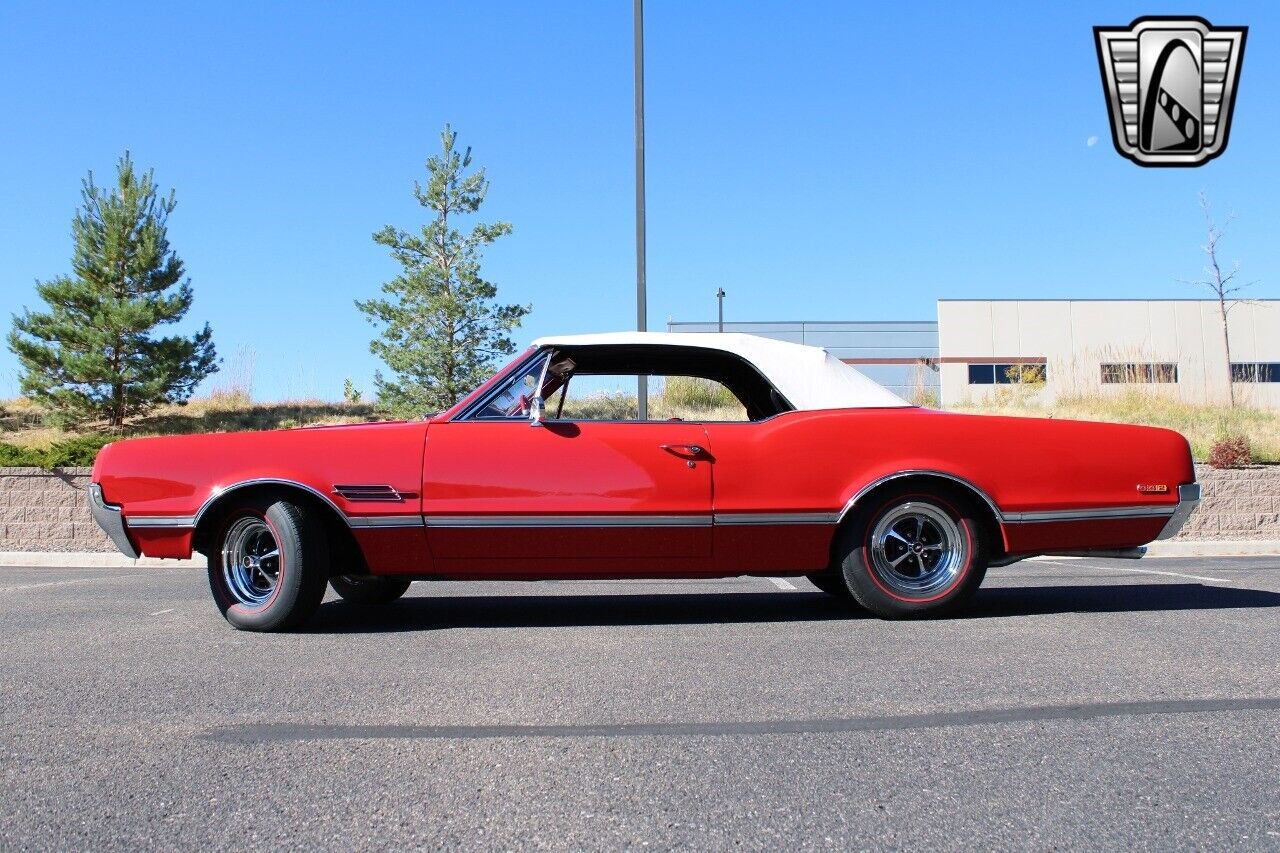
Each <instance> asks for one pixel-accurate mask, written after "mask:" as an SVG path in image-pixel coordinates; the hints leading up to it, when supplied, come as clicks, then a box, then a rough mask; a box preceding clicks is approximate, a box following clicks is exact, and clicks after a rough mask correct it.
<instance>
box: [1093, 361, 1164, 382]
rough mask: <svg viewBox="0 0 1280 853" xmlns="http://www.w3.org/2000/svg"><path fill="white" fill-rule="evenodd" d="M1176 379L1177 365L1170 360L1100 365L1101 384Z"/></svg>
mask: <svg viewBox="0 0 1280 853" xmlns="http://www.w3.org/2000/svg"><path fill="white" fill-rule="evenodd" d="M1177 381H1178V365H1176V364H1174V363H1172V362H1155V363H1143V362H1122V363H1120V364H1104V365H1102V384H1103V385H1128V384H1132V383H1142V384H1151V383H1160V384H1168V383H1173V382H1177Z"/></svg>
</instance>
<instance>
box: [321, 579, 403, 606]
mask: <svg viewBox="0 0 1280 853" xmlns="http://www.w3.org/2000/svg"><path fill="white" fill-rule="evenodd" d="M329 586H331V587H333V591H334V592H336V593H337V594H338V595H339V596H340V597H341V598H342V600H343V601H349V602H351V603H352V604H390V603H391V602H393V601H395V600H396V599H398V598H399V597H400V596H402V595H404V594H405V593H406V592H408V590H409V581H407V580H403V579H401V578H381V577H374V576H372V575H335V576H334V577H331V578H329Z"/></svg>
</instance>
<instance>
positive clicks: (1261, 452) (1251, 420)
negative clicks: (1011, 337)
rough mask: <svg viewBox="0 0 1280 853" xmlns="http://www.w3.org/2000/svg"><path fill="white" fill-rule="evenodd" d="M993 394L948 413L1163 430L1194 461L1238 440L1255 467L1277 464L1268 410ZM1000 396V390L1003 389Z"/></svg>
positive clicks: (1143, 397) (1278, 423)
mask: <svg viewBox="0 0 1280 853" xmlns="http://www.w3.org/2000/svg"><path fill="white" fill-rule="evenodd" d="M1007 387H1009V388H1011V389H1014V390H1013V391H1012V392H1011V393H1007V394H995V395H993V396H992V397H991V399H990V400H988V401H986V402H974V403H971V404H968V405H964V406H952V407H948V408H951V409H952V410H953V411H964V412H975V413H978V414H992V415H1020V416H1024V417H1028V416H1029V417H1041V418H1063V419H1073V420H1084V421H1110V422H1112V423H1128V424H1144V425H1147V426H1158V427H1166V428H1168V429H1172V430H1176V431H1177V432H1180V433H1182V434H1183V435H1184V436H1186V438H1187V441H1188V442H1190V444H1191V452H1192V454H1194V455H1195V458H1196V459H1197V460H1199V461H1204V460H1206V459H1208V457H1209V451H1210V449H1211V448H1212V446H1213V444H1214V442H1216V441H1219V440H1221V439H1224V438H1228V437H1231V436H1237V435H1238V436H1243V437H1244V438H1245V439H1246V440H1247V441H1248V443H1249V447H1250V448H1251V449H1252V451H1253V457H1254V460H1255V461H1257V462H1280V412H1276V411H1273V410H1270V409H1262V408H1254V407H1250V406H1237V407H1236V408H1234V409H1232V408H1229V407H1227V406H1222V405H1212V404H1194V403H1184V402H1181V401H1179V400H1176V399H1174V398H1173V397H1172V396H1171V395H1169V394H1167V393H1159V392H1156V391H1143V390H1128V389H1126V390H1125V391H1123V392H1121V393H1118V394H1114V395H1111V394H1108V395H1105V396H1104V395H1101V394H1075V395H1071V396H1059V397H1058V398H1057V399H1055V400H1053V401H1052V402H1042V401H1041V400H1039V398H1038V396H1037V395H1034V394H1020V393H1018V392H1017V389H1016V386H1007ZM1000 390H1004V389H1003V388H1002V389H1000Z"/></svg>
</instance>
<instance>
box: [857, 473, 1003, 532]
mask: <svg viewBox="0 0 1280 853" xmlns="http://www.w3.org/2000/svg"><path fill="white" fill-rule="evenodd" d="M921 475H924V476H929V477H941V478H942V479H944V480H950V481H951V482H953V483H958V484H959V485H961V486H964V487H965V488H966V489H969V490H970V491H972V492H973V493H974V494H976V495H977V496H978V497H980V498H982V500H983V501H984V502H986V504H987V506H988V507H989V508H990V509H991V512H992V514H993V515H994V516H995V517H996V520H997V521H1003V520H1004V516H1003V515H1002V514H1001V512H1000V507H998V506H996V502H995V501H993V500H991V498H990V497H988V496H987V493H986V492H984V491H982V489H979V488H978V487H977V486H975V485H974V484H973V483H970V482H969V481H968V480H966V479H964V478H963V477H957V476H956V475H955V474H947V473H945V472H943V471H934V470H931V469H928V468H913V469H911V470H909V471H898V472H897V473H894V474H888V475H886V476H884V477H881V478H880V479H879V480H876V481H874V482H872V483H868V484H867V485H865V486H863V487H862V488H861V489H859V490H858V493H857V494H856V495H854V496H853V497H851V498H849V501H848V503H846V504H845V505H844V509H842V510H840V514H839V515H838V516H837V517H836V521H838V522H839V521H844V517H845V516H846V515H848V514H849V510H851V509H853V508H854V506H855V505H857V503H858V501H860V500H862V498H863V497H865V496H866V495H867V494H868V493H869V492H870V491H871V490H872V489H875V488H877V487H879V486H883V485H884V484H885V483H888V482H891V481H893V480H900V479H902V478H903V477H915V476H921Z"/></svg>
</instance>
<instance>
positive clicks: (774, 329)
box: [667, 320, 939, 402]
mask: <svg viewBox="0 0 1280 853" xmlns="http://www.w3.org/2000/svg"><path fill="white" fill-rule="evenodd" d="M667 331H669V332H715V331H722V332H741V333H743V334H747V335H760V336H761V337H765V338H773V339H775V340H779V341H790V342H791V343H796V344H808V345H809V346H815V347H823V348H824V349H826V350H827V352H829V353H831V354H832V355H834V356H835V357H837V358H839V359H840V360H842V361H844V362H845V363H846V364H852V365H855V366H856V367H857V368H858V369H859V370H861V371H862V372H863V373H864V374H866V375H867V376H868V377H869V378H871V379H874V380H875V381H876V382H879V383H880V384H881V385H883V386H885V387H886V388H888V389H889V390H890V391H892V392H893V393H895V394H897V395H898V396H900V397H904V398H906V399H908V400H913V401H915V402H928V401H937V400H938V399H939V398H938V393H939V385H938V370H937V366H936V362H937V358H938V324H937V322H936V321H934V320H915V321H884V322H874V321H873V322H863V321H845V322H793V323H763V322H762V323H725V324H724V328H723V329H721V328H720V327H719V324H718V323H714V322H712V323H680V322H676V321H674V320H672V321H670V322H668V323H667Z"/></svg>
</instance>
